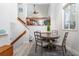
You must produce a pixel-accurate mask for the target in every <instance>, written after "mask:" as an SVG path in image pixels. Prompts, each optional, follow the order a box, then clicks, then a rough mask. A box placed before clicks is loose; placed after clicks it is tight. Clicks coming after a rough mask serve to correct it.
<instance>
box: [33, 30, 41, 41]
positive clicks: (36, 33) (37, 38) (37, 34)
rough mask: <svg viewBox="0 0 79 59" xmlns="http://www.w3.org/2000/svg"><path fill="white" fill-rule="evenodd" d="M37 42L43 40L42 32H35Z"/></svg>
mask: <svg viewBox="0 0 79 59" xmlns="http://www.w3.org/2000/svg"><path fill="white" fill-rule="evenodd" d="M34 36H35V40H40V38H41V32H38V31H35V32H34Z"/></svg>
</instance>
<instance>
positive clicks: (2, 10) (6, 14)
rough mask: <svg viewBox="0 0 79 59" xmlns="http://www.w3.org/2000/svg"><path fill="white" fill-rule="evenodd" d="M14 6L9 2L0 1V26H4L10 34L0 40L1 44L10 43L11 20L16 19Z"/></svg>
mask: <svg viewBox="0 0 79 59" xmlns="http://www.w3.org/2000/svg"><path fill="white" fill-rule="evenodd" d="M13 13H14V11H13V6H11V4H7V3H0V28H4V29H5V30H6V31H7V32H8V36H6V38H5V37H3V39H2V40H0V45H1V46H2V45H5V44H9V43H10V20H14V19H15V18H14V16H15V14H13Z"/></svg>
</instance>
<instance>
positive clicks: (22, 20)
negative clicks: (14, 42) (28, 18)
mask: <svg viewBox="0 0 79 59" xmlns="http://www.w3.org/2000/svg"><path fill="white" fill-rule="evenodd" d="M17 19H18V20H19V21H20V22H21V23H22V24H26V23H25V22H24V21H23V20H21V19H20V18H19V17H17Z"/></svg>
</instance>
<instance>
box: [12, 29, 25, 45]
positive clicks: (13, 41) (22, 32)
mask: <svg viewBox="0 0 79 59" xmlns="http://www.w3.org/2000/svg"><path fill="white" fill-rule="evenodd" d="M24 34H26V30H25V31H23V32H22V33H21V34H20V35H19V36H18V37H17V38H16V39H15V40H14V41H13V42H11V45H13V44H15V43H16V42H17V41H18V40H19V39H20V38H21V37H22V36H23V35H24Z"/></svg>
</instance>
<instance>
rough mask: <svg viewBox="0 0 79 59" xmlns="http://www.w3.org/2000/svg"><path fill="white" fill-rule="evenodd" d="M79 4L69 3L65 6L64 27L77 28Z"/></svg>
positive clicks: (67, 28)
mask: <svg viewBox="0 0 79 59" xmlns="http://www.w3.org/2000/svg"><path fill="white" fill-rule="evenodd" d="M78 10H79V4H75V3H69V4H67V5H66V6H65V7H64V22H63V23H64V27H63V28H64V29H66V30H74V29H77V20H78V13H79V11H78Z"/></svg>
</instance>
